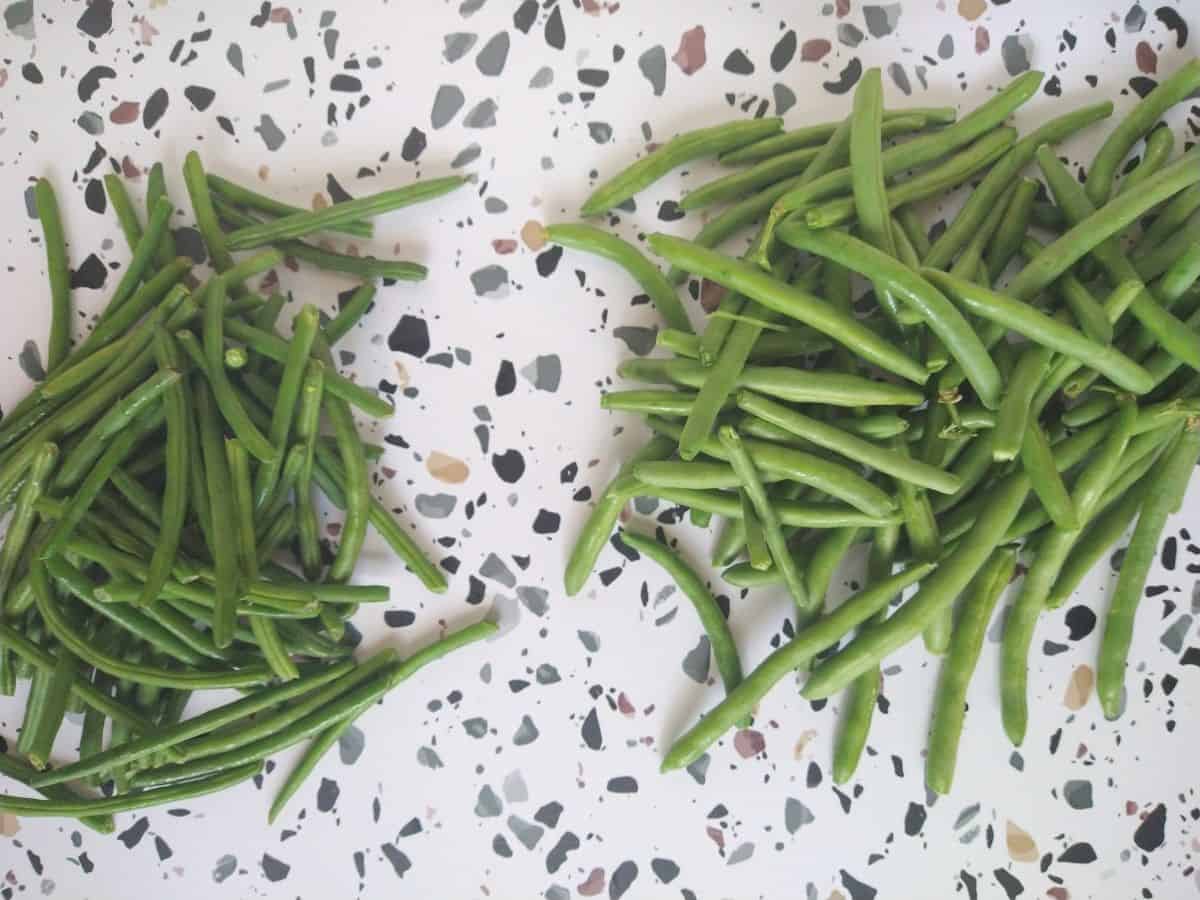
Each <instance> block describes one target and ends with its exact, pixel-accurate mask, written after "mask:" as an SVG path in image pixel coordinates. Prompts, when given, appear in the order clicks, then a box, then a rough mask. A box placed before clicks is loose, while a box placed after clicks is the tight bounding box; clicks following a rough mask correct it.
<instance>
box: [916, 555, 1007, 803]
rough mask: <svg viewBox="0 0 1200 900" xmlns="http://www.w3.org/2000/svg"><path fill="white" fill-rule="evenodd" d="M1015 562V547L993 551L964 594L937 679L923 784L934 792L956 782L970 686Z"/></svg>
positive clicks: (946, 788)
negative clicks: (947, 650) (985, 636)
mask: <svg viewBox="0 0 1200 900" xmlns="http://www.w3.org/2000/svg"><path fill="white" fill-rule="evenodd" d="M1016 565H1017V552H1016V550H1014V549H1011V548H1005V547H1001V548H1000V549H999V550H996V551H995V552H994V553H992V555H991V556H990V557H989V558H988V561H987V562H986V563H984V565H983V567H982V568H981V569H980V570H979V572H978V573H977V574H976V575H975V577H974V578H973V579H972V580H971V583H970V585H968V587H967V589H966V591H965V592H964V596H965V600H964V601H963V604H962V611H961V613H960V614H959V617H958V623H957V626H956V628H955V631H954V636H953V638H952V640H951V644H950V650H949V653H948V654H947V656H946V661H945V662H944V663H942V671H941V674H940V676H939V678H938V686H937V694H936V697H935V699H934V704H933V722H932V723H931V725H930V727H929V753H928V755H927V756H926V759H925V783H926V784H927V785H928V786H929V789H930V790H931V791H933V792H934V793H937V794H948V793H949V792H950V786H951V784H952V783H953V781H954V768H955V762H956V760H957V758H958V744H959V740H960V738H961V737H962V727H963V718H964V716H965V714H966V706H967V687H968V686H969V685H970V683H971V676H972V675H973V674H974V673H975V665H976V663H978V661H979V653H980V651H981V650H982V648H983V638H984V635H985V634H986V632H987V626H988V623H989V622H990V621H991V618H992V611H993V610H994V609H995V608H996V603H997V601H998V600H999V599H1000V595H1001V594H1003V593H1004V589H1005V588H1006V587H1008V584H1009V582H1010V581H1011V580H1012V576H1013V572H1014V571H1015V569H1016Z"/></svg>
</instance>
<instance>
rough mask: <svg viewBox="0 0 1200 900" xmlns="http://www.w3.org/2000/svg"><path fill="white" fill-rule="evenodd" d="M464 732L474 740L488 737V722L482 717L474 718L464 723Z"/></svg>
mask: <svg viewBox="0 0 1200 900" xmlns="http://www.w3.org/2000/svg"><path fill="white" fill-rule="evenodd" d="M463 730H464V731H465V732H466V733H467V734H469V735H470V736H471V737H473V738H481V737H486V736H487V733H488V721H487V719H485V718H483V717H482V716H474V717H472V718H470V719H467V720H466V721H465V722H463Z"/></svg>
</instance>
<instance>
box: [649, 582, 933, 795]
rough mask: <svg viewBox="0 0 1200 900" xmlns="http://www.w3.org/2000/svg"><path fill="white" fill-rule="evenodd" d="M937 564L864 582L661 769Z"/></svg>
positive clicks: (769, 661)
mask: <svg viewBox="0 0 1200 900" xmlns="http://www.w3.org/2000/svg"><path fill="white" fill-rule="evenodd" d="M934 569H935V566H933V565H932V564H917V565H913V566H910V567H909V568H908V569H905V570H904V571H902V572H898V573H896V574H895V575H892V576H891V577H890V578H886V579H884V580H883V581H880V582H878V583H877V584H874V585H871V586H870V587H867V588H864V589H863V590H862V591H860V592H859V593H858V594H856V595H855V596H853V597H851V598H850V599H849V600H847V601H846V602H845V603H843V604H842V605H841V606H839V607H838V608H837V609H836V610H834V611H833V612H831V613H827V614H826V615H823V616H821V617H820V618H818V619H815V620H813V621H812V622H810V623H809V624H808V625H806V626H805V627H804V628H801V629H800V630H799V631H798V632H797V634H796V636H795V637H793V638H792V639H791V640H790V641H789V642H787V643H786V644H784V645H783V646H782V647H780V648H779V649H778V650H776V651H775V652H773V653H772V654H771V655H770V656H768V657H767V658H766V659H765V660H764V661H763V662H762V663H760V664H759V666H758V668H756V669H754V671H752V672H750V673H749V674H748V675H746V677H745V678H743V679H742V681H741V683H740V684H738V686H737V687H736V688H734V689H733V690H732V691H730V693H729V694H728V695H727V696H726V697H725V699H724V700H722V701H721V702H720V703H718V704H717V705H716V706H715V707H714V708H713V709H711V710H710V711H709V712H708V714H707V715H705V716H704V718H702V719H701V720H700V721H699V722H698V723H697V724H696V725H694V726H692V728H691V729H690V730H689V731H688V732H687V733H686V734H684V735H683V736H681V737H680V738H679V739H678V740H676V741H675V743H674V744H673V745H672V746H671V749H670V750H669V751H668V752H667V755H666V756H665V757H664V758H663V761H662V766H661V769H662V771H664V772H669V771H672V770H674V769H681V768H683V767H684V766H688V765H690V764H691V763H693V762H695V761H696V760H697V759H698V758H699V757H700V756H701V755H702V754H703V753H704V752H705V751H706V750H707V749H708V748H709V747H710V746H712V745H713V744H714V743H715V742H716V741H717V739H718V738H720V737H721V735H722V734H724V733H725V732H726V731H728V730H729V729H730V728H731V727H733V725H734V724H735V723H737V722H739V721H740V720H742V719H743V718H744V717H745V716H746V715H748V714H749V713H750V712H751V711H752V710H753V709H754V707H755V706H756V705H757V704H758V702H759V701H760V700H761V699H762V698H763V697H765V696H766V694H767V692H768V691H769V690H770V689H771V688H772V687H773V686H774V685H775V684H776V683H777V682H779V681H781V680H782V679H783V678H784V677H785V676H787V674H788V673H789V672H792V671H794V670H795V669H797V668H799V667H800V666H803V665H804V664H805V663H807V662H808V661H809V660H811V659H812V658H813V657H815V656H816V655H817V654H818V653H820V652H821V651H822V650H824V649H825V648H826V647H830V646H832V645H833V644H836V643H837V642H838V641H839V640H841V638H842V637H844V636H845V635H846V634H848V633H849V632H850V630H851V629H853V628H854V627H855V626H856V625H859V624H861V623H862V622H865V621H866V620H867V619H868V618H870V617H871V616H872V615H874V614H875V613H876V612H878V611H879V610H880V609H882V608H884V607H886V606H887V604H888V603H889V602H890V601H891V599H892V597H894V596H895V595H896V594H898V593H900V592H901V591H903V590H904V589H905V588H907V587H909V586H911V585H913V584H916V583H917V582H919V581H921V580H922V579H924V578H925V577H926V576H927V575H929V574H930V573H931V572H933V571H934Z"/></svg>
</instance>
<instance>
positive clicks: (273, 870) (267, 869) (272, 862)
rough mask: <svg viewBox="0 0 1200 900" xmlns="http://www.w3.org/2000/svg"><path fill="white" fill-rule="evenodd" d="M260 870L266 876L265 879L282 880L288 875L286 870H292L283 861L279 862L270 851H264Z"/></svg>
mask: <svg viewBox="0 0 1200 900" xmlns="http://www.w3.org/2000/svg"><path fill="white" fill-rule="evenodd" d="M262 870H263V874H264V875H266V876H267V881H283V879H285V878H287V877H288V872H290V871H292V867H291V866H289V865H288V864H287V863H285V862H280V861H279V860H277V859H276V858H275V857H273V856H272V855H271V854H270V853H264V854H263V856H262Z"/></svg>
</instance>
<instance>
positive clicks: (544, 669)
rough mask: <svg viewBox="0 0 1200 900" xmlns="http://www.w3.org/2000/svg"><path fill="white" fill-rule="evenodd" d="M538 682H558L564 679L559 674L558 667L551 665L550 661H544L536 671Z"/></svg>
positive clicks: (535, 675)
mask: <svg viewBox="0 0 1200 900" xmlns="http://www.w3.org/2000/svg"><path fill="white" fill-rule="evenodd" d="M534 677H535V678H537V683H538V684H557V683H558V682H560V681H562V676H561V675H559V674H558V669H556V668H555V667H554V666H552V665H550V663H542V664H541V665H540V666H538V667H537V671H536V672H535V673H534Z"/></svg>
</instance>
